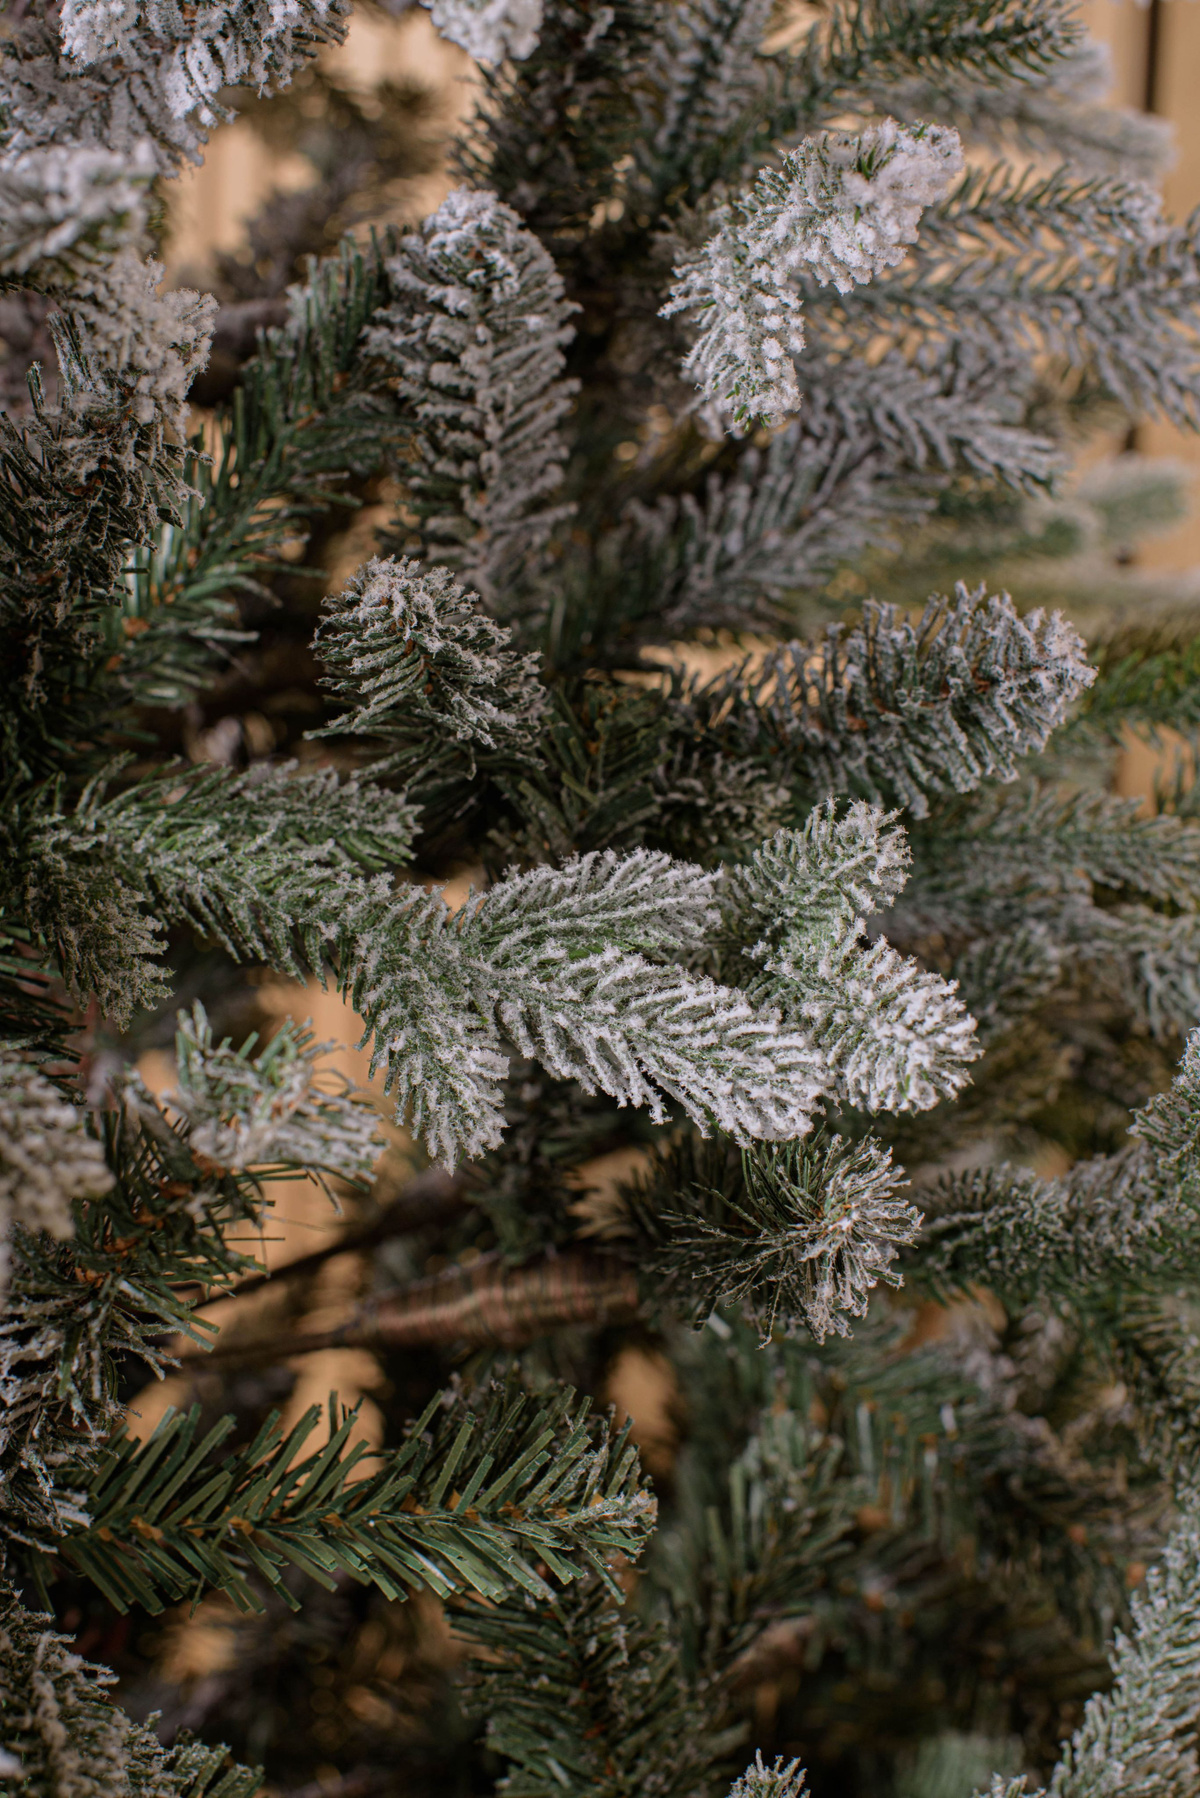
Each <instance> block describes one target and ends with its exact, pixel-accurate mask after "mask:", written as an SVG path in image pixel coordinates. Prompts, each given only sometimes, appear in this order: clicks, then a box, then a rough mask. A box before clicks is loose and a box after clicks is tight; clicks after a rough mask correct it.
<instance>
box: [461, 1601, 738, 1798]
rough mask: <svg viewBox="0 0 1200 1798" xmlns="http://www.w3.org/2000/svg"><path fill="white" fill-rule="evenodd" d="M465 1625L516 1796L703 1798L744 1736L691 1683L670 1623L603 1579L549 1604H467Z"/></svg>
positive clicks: (474, 1700)
mask: <svg viewBox="0 0 1200 1798" xmlns="http://www.w3.org/2000/svg"><path fill="white" fill-rule="evenodd" d="M454 1628H455V1633H456V1635H459V1636H462V1637H465V1638H466V1640H467V1641H468V1642H469V1643H470V1644H471V1646H472V1647H473V1648H475V1649H476V1650H477V1651H478V1650H482V1651H483V1653H484V1654H485V1655H486V1657H487V1658H486V1659H484V1658H482V1657H480V1658H479V1659H477V1660H476V1661H475V1663H474V1665H473V1667H472V1669H471V1673H470V1675H469V1684H468V1688H467V1695H466V1702H467V1706H468V1708H469V1709H470V1710H471V1711H472V1712H474V1713H475V1714H477V1715H480V1714H482V1715H483V1716H485V1717H486V1719H487V1736H486V1740H487V1744H488V1746H489V1748H491V1749H492V1751H493V1752H494V1753H496V1754H499V1755H501V1756H503V1758H504V1760H505V1762H506V1763H507V1768H508V1771H507V1773H506V1775H505V1778H504V1790H505V1791H506V1792H509V1793H511V1794H512V1798H549V1794H550V1793H554V1792H557V1793H562V1794H564V1798H618V1794H621V1793H625V1792H628V1791H630V1790H639V1791H644V1792H647V1793H653V1794H655V1795H656V1798H659V1795H661V1798H701V1795H702V1794H705V1793H707V1792H709V1791H710V1790H711V1781H712V1776H713V1772H714V1768H715V1766H719V1765H720V1764H721V1762H722V1761H723V1760H724V1759H725V1758H726V1756H727V1754H728V1752H729V1748H730V1746H731V1743H732V1741H733V1740H736V1739H737V1737H738V1736H739V1735H740V1733H741V1731H740V1730H739V1729H738V1728H737V1727H736V1726H734V1727H733V1728H732V1729H731V1728H730V1727H728V1726H726V1727H725V1728H724V1729H722V1728H721V1727H720V1726H719V1725H718V1724H717V1723H716V1722H715V1721H714V1718H713V1715H712V1704H711V1699H709V1698H708V1695H707V1694H705V1693H704V1692H703V1691H702V1690H701V1691H697V1690H694V1689H691V1688H689V1684H688V1682H687V1680H686V1679H685V1677H684V1675H683V1670H682V1667H681V1665H680V1657H679V1650H678V1647H677V1645H676V1644H675V1643H674V1642H673V1641H672V1639H671V1636H670V1634H669V1632H668V1630H667V1628H666V1627H665V1626H664V1625H663V1624H662V1623H651V1622H646V1621H644V1620H643V1619H641V1618H640V1617H638V1616H637V1615H636V1613H633V1612H632V1611H631V1609H630V1608H629V1607H626V1606H622V1605H620V1604H619V1603H616V1602H614V1600H613V1597H612V1595H611V1593H610V1592H608V1591H606V1590H605V1588H604V1586H603V1585H601V1583H600V1582H599V1581H598V1580H591V1581H586V1582H579V1583H578V1584H576V1585H575V1586H573V1587H571V1588H570V1589H569V1590H568V1591H567V1592H564V1593H562V1594H561V1595H559V1596H556V1597H555V1599H554V1601H553V1603H552V1604H550V1605H547V1606H542V1607H540V1608H539V1607H538V1606H536V1605H534V1604H532V1603H531V1602H529V1601H525V1602H522V1599H521V1597H520V1596H516V1597H513V1598H509V1599H507V1600H506V1601H504V1602H503V1603H501V1604H499V1605H497V1606H495V1607H489V1608H484V1607H483V1606H481V1605H475V1604H469V1603H459V1604H458V1605H457V1606H456V1608H455V1611H454Z"/></svg>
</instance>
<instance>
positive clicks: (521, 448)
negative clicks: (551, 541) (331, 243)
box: [364, 187, 574, 611]
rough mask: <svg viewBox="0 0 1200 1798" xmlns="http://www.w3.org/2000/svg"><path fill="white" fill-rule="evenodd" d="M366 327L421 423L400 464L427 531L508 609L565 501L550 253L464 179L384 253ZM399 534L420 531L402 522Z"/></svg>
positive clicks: (566, 335)
mask: <svg viewBox="0 0 1200 1798" xmlns="http://www.w3.org/2000/svg"><path fill="white" fill-rule="evenodd" d="M387 273H388V277H389V280H390V282H391V289H392V298H391V300H390V302H389V304H387V305H386V306H383V307H381V308H380V310H379V311H378V312H377V313H376V314H375V316H374V318H373V319H372V321H371V324H370V326H369V328H368V330H367V333H366V336H365V338H364V349H365V351H366V353H367V354H368V356H369V357H371V358H374V360H375V362H376V364H377V366H378V368H379V370H380V371H381V377H382V378H383V379H384V380H386V381H387V383H388V385H389V386H390V387H391V389H392V391H394V393H395V395H396V398H397V400H398V402H399V404H400V407H401V411H402V413H403V416H404V419H405V421H406V422H407V424H408V426H409V429H410V431H411V437H410V439H409V441H408V443H407V444H406V445H405V446H404V447H402V449H401V451H400V459H399V466H398V473H399V474H400V477H401V479H402V480H403V482H404V484H405V487H406V490H407V504H408V506H409V507H411V509H412V510H413V511H414V512H415V513H416V516H417V526H416V528H417V532H418V537H419V540H423V542H424V544H425V545H426V546H427V549H428V552H429V553H430V554H433V555H436V556H437V557H438V558H439V559H440V560H443V561H446V562H449V563H450V564H451V565H452V566H453V567H454V568H455V569H457V570H458V571H459V572H460V573H461V574H462V575H463V576H464V578H466V579H468V580H470V581H471V582H472V583H474V584H475V585H477V586H478V587H479V590H480V592H481V593H482V595H483V597H484V599H485V600H486V601H487V602H488V603H489V605H491V606H493V608H497V607H498V608H499V609H500V610H501V611H502V610H503V607H504V602H505V596H506V591H507V589H508V587H509V585H510V584H511V583H512V582H513V581H514V580H515V579H516V577H517V576H518V574H520V573H522V572H523V571H527V570H528V567H529V566H530V565H531V564H532V563H535V562H536V560H537V558H538V555H539V553H540V551H541V549H542V547H543V546H544V544H545V542H546V539H547V537H548V536H549V533H550V531H551V530H552V528H553V526H554V524H555V522H556V521H557V520H558V519H560V518H561V517H563V516H564V514H563V512H562V509H561V508H555V507H552V506H547V504H546V501H547V499H548V496H549V495H550V494H551V493H553V491H554V489H555V488H556V487H557V486H558V485H559V483H560V482H561V480H562V470H563V463H564V462H565V460H566V446H565V444H564V442H563V440H562V438H561V436H560V434H559V425H560V424H561V423H562V420H563V419H564V417H565V416H566V414H567V411H568V409H569V407H570V403H571V395H572V393H573V391H574V388H573V386H572V384H571V383H570V382H567V381H564V380H563V379H562V370H563V353H562V351H563V345H564V344H566V343H567V342H569V341H570V339H571V337H572V336H573V332H572V329H571V327H570V325H569V324H568V323H567V320H568V318H569V316H570V314H571V312H572V310H573V307H572V306H571V305H570V304H569V303H568V301H567V300H566V299H565V298H564V296H563V283H562V277H561V276H560V275H559V273H558V271H557V269H556V268H555V266H554V263H553V261H552V260H551V258H550V257H549V255H548V254H547V253H546V251H545V250H544V249H543V248H542V245H541V244H540V243H539V242H538V240H537V238H536V237H535V236H534V235H533V233H532V232H531V231H528V230H526V228H525V226H524V225H523V224H522V222H521V219H520V218H519V216H518V215H517V213H515V212H514V211H513V210H512V208H511V207H509V206H506V205H504V204H503V203H502V202H501V201H500V200H498V199H497V198H496V196H495V194H490V193H485V192H473V191H471V190H470V189H469V188H465V187H460V188H456V189H455V190H454V192H453V193H451V194H449V195H448V196H447V198H446V199H445V200H443V201H442V204H441V205H440V206H439V207H438V209H437V211H436V212H434V213H432V214H431V215H430V217H429V218H427V219H426V220H425V222H424V223H423V225H422V226H421V229H420V231H418V232H413V233H412V234H411V235H409V236H407V237H405V238H402V239H401V241H400V245H399V249H398V251H397V253H396V254H395V255H394V256H392V257H390V258H389V259H388V263H387ZM394 536H395V539H396V541H397V543H398V545H399V546H402V547H407V546H408V545H409V544H410V543H411V541H412V530H411V528H408V527H403V526H401V525H399V524H398V526H397V527H396V529H395V531H394Z"/></svg>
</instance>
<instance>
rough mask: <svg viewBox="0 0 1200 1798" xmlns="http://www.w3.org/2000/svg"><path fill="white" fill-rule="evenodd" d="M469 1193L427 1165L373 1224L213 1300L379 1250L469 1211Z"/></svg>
mask: <svg viewBox="0 0 1200 1798" xmlns="http://www.w3.org/2000/svg"><path fill="white" fill-rule="evenodd" d="M466 1192H467V1188H466V1182H465V1181H464V1180H463V1179H462V1178H461V1177H460V1176H458V1175H455V1174H448V1173H447V1172H446V1170H445V1168H441V1167H430V1168H426V1169H425V1171H424V1172H423V1173H420V1174H415V1175H414V1176H413V1178H412V1179H411V1180H410V1181H409V1182H408V1183H407V1185H406V1186H405V1187H404V1189H403V1191H402V1192H401V1193H400V1195H399V1197H398V1198H396V1199H393V1201H392V1203H391V1204H390V1205H388V1206H387V1207H386V1208H385V1209H384V1210H383V1211H381V1212H380V1214H379V1216H378V1217H376V1218H375V1219H374V1220H373V1221H372V1222H371V1223H369V1224H363V1225H361V1226H360V1228H358V1229H357V1230H347V1231H345V1232H344V1234H343V1235H341V1236H338V1237H335V1238H334V1240H333V1241H332V1242H327V1243H324V1244H323V1245H322V1247H321V1248H319V1249H313V1250H312V1251H311V1253H309V1254H307V1255H299V1256H297V1258H296V1260H295V1261H286V1262H285V1263H284V1264H283V1266H282V1267H275V1268H272V1269H270V1271H269V1272H267V1273H261V1274H254V1275H252V1276H251V1278H250V1279H248V1280H243V1281H242V1283H241V1285H240V1286H235V1287H234V1288H233V1289H232V1291H230V1292H223V1293H220V1294H218V1296H217V1297H216V1298H214V1299H210V1300H209V1301H208V1303H209V1305H210V1306H213V1305H220V1304H224V1303H225V1302H226V1301H227V1300H229V1299H240V1298H245V1296H246V1295H247V1293H251V1292H260V1291H261V1290H262V1288H263V1287H264V1286H270V1285H275V1284H277V1283H278V1282H279V1281H280V1280H291V1279H295V1278H296V1276H297V1275H299V1274H309V1273H312V1272H313V1271H314V1270H315V1269H316V1268H318V1267H322V1266H324V1264H325V1262H326V1261H331V1260H332V1259H333V1257H334V1256H335V1255H352V1254H356V1253H363V1252H364V1251H366V1250H367V1249H373V1248H377V1247H378V1246H379V1244H380V1243H381V1242H390V1241H391V1239H392V1238H393V1237H394V1236H407V1235H408V1234H409V1233H410V1231H413V1230H420V1229H422V1228H423V1227H424V1226H425V1225H426V1224H434V1223H445V1222H446V1220H447V1219H448V1218H450V1217H453V1216H454V1215H455V1214H456V1213H457V1212H459V1211H463V1210H465V1209H466V1205H467V1197H466Z"/></svg>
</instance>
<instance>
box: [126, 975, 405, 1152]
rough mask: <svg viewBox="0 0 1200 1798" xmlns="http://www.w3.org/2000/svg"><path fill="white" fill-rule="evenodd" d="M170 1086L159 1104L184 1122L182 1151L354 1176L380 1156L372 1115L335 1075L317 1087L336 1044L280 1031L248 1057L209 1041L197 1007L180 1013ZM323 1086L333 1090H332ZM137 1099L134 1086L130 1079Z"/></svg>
mask: <svg viewBox="0 0 1200 1798" xmlns="http://www.w3.org/2000/svg"><path fill="white" fill-rule="evenodd" d="M178 1023H179V1030H178V1034H177V1036H176V1051H177V1054H178V1058H179V1088H178V1090H177V1091H175V1092H172V1093H170V1094H169V1095H168V1097H167V1101H166V1102H167V1104H168V1106H169V1107H170V1109H171V1110H172V1111H173V1112H175V1113H176V1114H177V1115H178V1116H179V1117H180V1118H181V1119H182V1121H183V1123H184V1125H185V1127H186V1131H187V1144H188V1149H189V1151H190V1152H191V1153H192V1154H193V1155H200V1156H204V1157H205V1158H206V1159H207V1160H208V1161H210V1162H212V1163H214V1164H215V1166H216V1167H218V1168H220V1169H222V1170H227V1171H229V1172H232V1173H244V1172H246V1171H248V1170H250V1169H253V1168H260V1167H265V1166H291V1167H304V1168H310V1169H316V1168H319V1169H321V1170H323V1171H324V1172H327V1173H331V1174H337V1175H339V1176H340V1177H341V1178H343V1179H347V1180H357V1179H363V1178H365V1176H366V1175H367V1174H369V1173H370V1171H371V1169H372V1167H373V1166H374V1164H375V1161H376V1159H377V1158H378V1154H379V1147H380V1144H379V1140H378V1136H377V1121H378V1120H377V1116H376V1113H375V1112H374V1111H373V1110H372V1108H371V1107H370V1105H369V1104H366V1103H364V1101H363V1098H362V1096H361V1095H359V1094H357V1093H356V1092H355V1089H354V1088H352V1087H350V1086H348V1085H346V1084H345V1083H344V1082H342V1081H341V1080H340V1077H339V1076H338V1075H337V1074H336V1073H333V1074H329V1075H327V1076H326V1077H325V1084H324V1085H323V1084H322V1078H321V1069H320V1060H321V1057H322V1056H323V1055H326V1054H327V1053H329V1052H330V1051H331V1050H332V1049H334V1048H335V1047H336V1044H333V1043H313V1042H312V1041H311V1040H310V1038H309V1036H308V1033H307V1031H297V1030H296V1028H295V1026H294V1025H292V1024H290V1023H289V1024H287V1025H285V1026H284V1028H283V1029H282V1030H281V1031H279V1033H278V1034H277V1035H276V1036H275V1037H273V1038H272V1040H271V1041H270V1043H268V1045H267V1046H266V1048H265V1049H264V1050H263V1051H262V1052H261V1053H260V1054H259V1055H258V1056H257V1057H256V1058H254V1059H252V1058H251V1057H250V1055H249V1053H248V1052H247V1051H248V1047H249V1045H247V1046H246V1047H244V1048H242V1049H235V1048H234V1047H233V1046H232V1044H231V1043H229V1042H216V1041H215V1040H214V1038H213V1034H212V1029H211V1027H210V1025H209V1022H208V1018H207V1017H206V1015H205V1012H204V1008H203V1006H201V1005H199V1004H197V1006H196V1008H195V1011H194V1013H193V1014H192V1015H191V1016H190V1017H189V1015H188V1014H187V1013H186V1012H180V1014H179V1018H178ZM331 1082H332V1084H331ZM131 1084H132V1089H133V1091H134V1093H135V1094H136V1096H137V1097H139V1098H141V1097H143V1096H144V1094H143V1089H142V1088H141V1083H140V1082H139V1081H138V1080H137V1078H136V1076H134V1077H133V1078H132V1082H131Z"/></svg>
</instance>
